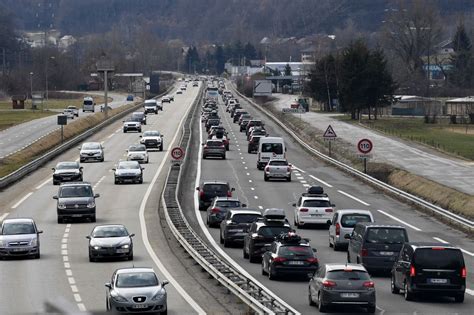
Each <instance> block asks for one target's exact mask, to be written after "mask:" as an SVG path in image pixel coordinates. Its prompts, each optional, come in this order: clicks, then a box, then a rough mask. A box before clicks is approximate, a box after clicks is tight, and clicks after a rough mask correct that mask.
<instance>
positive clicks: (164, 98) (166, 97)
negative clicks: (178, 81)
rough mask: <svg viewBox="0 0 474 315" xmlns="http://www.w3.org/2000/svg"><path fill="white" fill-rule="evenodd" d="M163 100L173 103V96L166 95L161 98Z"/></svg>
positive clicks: (163, 101)
mask: <svg viewBox="0 0 474 315" xmlns="http://www.w3.org/2000/svg"><path fill="white" fill-rule="evenodd" d="M161 102H162V103H171V98H170V97H169V95H165V96H163V97H162V98H161Z"/></svg>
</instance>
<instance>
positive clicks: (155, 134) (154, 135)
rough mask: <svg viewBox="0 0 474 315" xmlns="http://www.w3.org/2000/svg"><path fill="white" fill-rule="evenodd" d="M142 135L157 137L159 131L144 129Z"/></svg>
mask: <svg viewBox="0 0 474 315" xmlns="http://www.w3.org/2000/svg"><path fill="white" fill-rule="evenodd" d="M143 136H144V137H159V136H160V133H159V132H158V131H145V132H144V133H143Z"/></svg>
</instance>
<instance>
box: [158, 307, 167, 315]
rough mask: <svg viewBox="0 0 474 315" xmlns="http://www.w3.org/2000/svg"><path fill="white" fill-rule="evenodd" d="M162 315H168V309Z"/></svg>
mask: <svg viewBox="0 0 474 315" xmlns="http://www.w3.org/2000/svg"><path fill="white" fill-rule="evenodd" d="M160 314H161V315H168V308H166V309H165V310H164V311H163V312H161V313H160Z"/></svg>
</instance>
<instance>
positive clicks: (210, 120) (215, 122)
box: [206, 117, 221, 132]
mask: <svg viewBox="0 0 474 315" xmlns="http://www.w3.org/2000/svg"><path fill="white" fill-rule="evenodd" d="M220 124H221V120H220V119H219V118H210V117H209V118H208V119H207V121H206V132H208V131H209V129H211V127H212V126H219V125H220Z"/></svg>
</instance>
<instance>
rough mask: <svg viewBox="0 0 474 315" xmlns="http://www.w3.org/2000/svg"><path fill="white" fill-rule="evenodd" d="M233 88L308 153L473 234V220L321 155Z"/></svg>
mask: <svg viewBox="0 0 474 315" xmlns="http://www.w3.org/2000/svg"><path fill="white" fill-rule="evenodd" d="M232 88H233V90H234V91H235V92H236V93H237V94H238V95H239V96H240V97H241V98H243V99H245V100H246V101H247V102H248V103H249V104H250V105H252V106H253V107H254V108H255V109H257V110H258V111H260V112H262V113H264V114H265V115H267V116H268V117H269V118H270V119H272V120H273V121H274V122H275V123H276V124H278V125H279V126H280V127H281V128H282V129H283V130H285V131H286V132H287V133H288V134H290V135H291V136H292V137H293V138H294V139H295V140H296V141H297V142H298V143H299V144H300V145H301V146H303V147H304V148H306V149H307V150H308V151H310V152H311V153H313V154H314V155H316V156H317V157H319V158H320V159H322V160H324V161H326V162H328V163H330V164H332V165H334V166H336V167H338V168H339V169H342V170H343V171H345V172H348V173H350V174H352V175H353V176H355V177H357V178H359V179H362V180H364V181H366V182H368V183H370V184H372V185H373V186H375V187H377V188H380V189H382V190H385V191H388V192H390V193H392V194H394V195H396V196H397V197H399V198H400V199H403V200H405V201H409V202H412V203H413V204H415V205H417V206H419V207H422V208H423V209H426V210H428V211H431V212H433V213H435V214H438V215H439V216H440V217H442V218H444V219H446V220H449V221H451V222H453V223H455V224H458V225H460V226H462V227H463V228H464V229H466V230H468V231H471V232H472V231H474V221H471V220H469V219H467V218H465V217H462V216H460V215H457V214H455V213H452V212H450V211H449V210H446V209H443V208H441V207H439V206H437V205H434V204H432V203H430V202H428V201H426V200H424V199H422V198H420V197H417V196H415V195H412V194H410V193H407V192H406V191H403V190H401V189H398V188H396V187H393V186H391V185H389V184H387V183H384V182H382V181H380V180H378V179H376V178H373V177H372V176H370V175H367V174H365V173H363V172H361V171H359V170H357V169H355V168H353V167H350V166H349V165H347V164H344V163H342V162H340V161H338V160H335V159H333V158H331V157H329V156H327V155H325V154H323V153H321V152H320V151H318V150H316V149H315V148H313V147H311V146H310V145H309V144H307V143H306V142H304V141H303V140H302V139H301V138H300V137H298V135H296V133H295V132H293V131H292V130H291V129H290V128H288V127H287V126H285V124H283V122H281V121H280V120H279V119H278V118H276V117H275V116H274V115H273V114H272V113H271V112H270V111H268V110H266V109H264V108H262V107H261V106H259V105H258V104H256V103H255V102H253V101H252V100H251V99H249V98H247V97H246V96H245V95H243V94H242V93H240V92H239V91H237V89H236V88H235V87H234V86H233V85H232Z"/></svg>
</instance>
